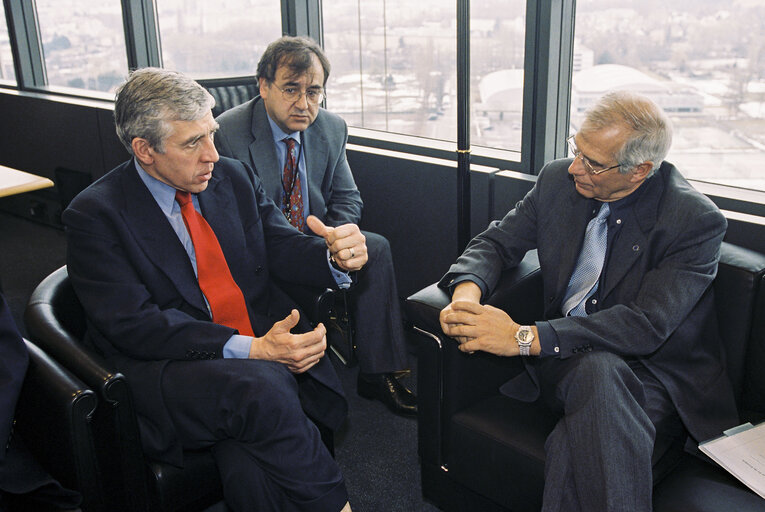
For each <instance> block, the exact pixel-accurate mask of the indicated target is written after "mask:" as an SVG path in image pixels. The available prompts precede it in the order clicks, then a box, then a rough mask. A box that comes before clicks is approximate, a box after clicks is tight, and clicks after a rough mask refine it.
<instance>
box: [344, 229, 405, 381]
mask: <svg viewBox="0 0 765 512" xmlns="http://www.w3.org/2000/svg"><path fill="white" fill-rule="evenodd" d="M363 233H364V236H366V239H367V241H366V244H367V251H368V254H369V262H368V263H367V265H366V266H365V267H364V269H362V270H361V272H359V276H358V283H357V284H356V285H355V286H354V287H353V288H352V290H351V291H350V295H351V301H352V303H353V309H352V311H353V322H354V324H355V330H356V340H357V344H356V345H357V346H356V356H357V358H358V360H359V367H360V371H361V373H389V372H393V371H397V370H402V369H404V368H406V367H407V354H406V340H405V337H404V326H403V322H402V320H401V305H400V304H399V298H398V290H397V287H396V276H395V273H394V270H393V256H392V254H391V251H390V244H389V243H388V240H386V239H385V237H383V236H381V235H378V234H376V233H370V232H368V231H364V232H363Z"/></svg>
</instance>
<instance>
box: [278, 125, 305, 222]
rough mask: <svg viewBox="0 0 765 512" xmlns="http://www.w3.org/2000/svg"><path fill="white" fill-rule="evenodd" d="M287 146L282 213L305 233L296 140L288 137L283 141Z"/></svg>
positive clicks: (283, 176)
mask: <svg viewBox="0 0 765 512" xmlns="http://www.w3.org/2000/svg"><path fill="white" fill-rule="evenodd" d="M283 142H284V143H285V144H287V161H286V162H284V174H283V175H282V188H283V189H284V194H283V195H282V213H284V216H285V217H287V220H288V221H289V223H290V224H292V225H293V226H295V227H296V228H298V229H299V230H300V231H303V225H304V224H305V219H304V218H303V187H302V186H301V185H300V173H299V172H298V162H297V158H296V157H295V139H293V138H292V137H287V138H286V139H283Z"/></svg>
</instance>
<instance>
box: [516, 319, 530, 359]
mask: <svg viewBox="0 0 765 512" xmlns="http://www.w3.org/2000/svg"><path fill="white" fill-rule="evenodd" d="M515 341H517V342H518V349H519V350H520V352H521V355H522V356H529V355H531V353H530V352H529V349H530V348H531V342H532V341H534V331H532V330H531V327H529V326H528V325H522V326H520V327H519V328H518V332H516V333H515Z"/></svg>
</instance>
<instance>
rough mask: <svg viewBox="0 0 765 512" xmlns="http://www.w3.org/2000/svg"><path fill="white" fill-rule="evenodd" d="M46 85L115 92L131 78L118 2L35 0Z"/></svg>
mask: <svg viewBox="0 0 765 512" xmlns="http://www.w3.org/2000/svg"><path fill="white" fill-rule="evenodd" d="M36 5H37V16H38V22H39V26H40V38H41V41H42V45H43V54H44V57H45V69H46V73H47V76H48V84H47V85H51V86H61V87H73V88H77V89H89V90H92V91H103V92H112V91H114V89H115V88H116V87H117V86H118V85H119V84H120V83H122V82H123V81H124V80H125V76H127V53H126V51H125V32H124V29H123V24H122V7H121V5H120V1H119V0H100V1H98V2H93V1H90V0H37V1H36Z"/></svg>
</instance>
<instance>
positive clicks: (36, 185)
mask: <svg viewBox="0 0 765 512" xmlns="http://www.w3.org/2000/svg"><path fill="white" fill-rule="evenodd" d="M52 186H53V182H52V181H51V180H49V179H48V178H44V177H42V176H38V175H36V174H30V173H28V172H24V171H17V170H16V169H11V168H10V167H4V166H2V165H0V197H5V196H12V195H14V194H21V193H24V192H29V191H32V190H38V189H41V188H48V187H52Z"/></svg>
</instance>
